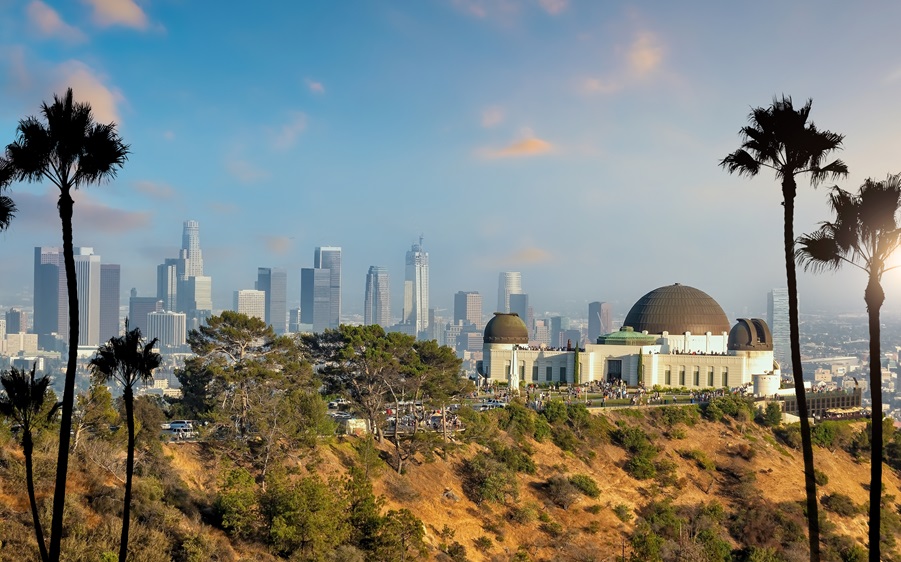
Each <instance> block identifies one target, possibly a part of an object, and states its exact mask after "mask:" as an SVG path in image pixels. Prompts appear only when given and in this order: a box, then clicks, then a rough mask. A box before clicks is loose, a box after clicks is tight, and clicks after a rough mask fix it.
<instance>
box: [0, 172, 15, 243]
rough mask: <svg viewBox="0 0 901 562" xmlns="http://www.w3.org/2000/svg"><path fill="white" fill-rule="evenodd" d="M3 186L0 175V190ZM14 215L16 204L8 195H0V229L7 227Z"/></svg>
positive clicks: (0, 173)
mask: <svg viewBox="0 0 901 562" xmlns="http://www.w3.org/2000/svg"><path fill="white" fill-rule="evenodd" d="M2 174H3V171H2V170H0V175H2ZM3 187H4V183H3V180H2V177H0V191H2V189H3ZM14 216H16V204H15V203H14V202H13V200H12V199H10V198H9V197H8V196H6V195H0V231H3V230H6V229H7V228H9V223H10V222H12V220H13V217H14Z"/></svg>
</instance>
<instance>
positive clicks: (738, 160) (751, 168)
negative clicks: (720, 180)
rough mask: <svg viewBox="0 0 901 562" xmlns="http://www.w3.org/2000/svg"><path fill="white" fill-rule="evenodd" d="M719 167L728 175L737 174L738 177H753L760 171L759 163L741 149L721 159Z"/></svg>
mask: <svg viewBox="0 0 901 562" xmlns="http://www.w3.org/2000/svg"><path fill="white" fill-rule="evenodd" d="M720 166H722V167H723V168H725V169H726V171H728V172H729V173H730V174H734V173H738V175H739V176H742V175H745V176H748V177H754V176H756V175H757V173H758V172H759V171H760V162H758V161H757V160H756V159H754V157H753V156H751V155H750V154H749V153H748V152H746V151H745V150H743V149H738V150H736V151H735V152H733V153H732V154H730V155H728V156H726V157H725V158H723V159H722V160H721V161H720Z"/></svg>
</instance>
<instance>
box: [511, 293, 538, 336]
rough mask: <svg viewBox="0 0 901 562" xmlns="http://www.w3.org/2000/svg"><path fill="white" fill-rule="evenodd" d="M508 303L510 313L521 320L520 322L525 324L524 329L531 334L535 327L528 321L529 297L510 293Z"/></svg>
mask: <svg viewBox="0 0 901 562" xmlns="http://www.w3.org/2000/svg"><path fill="white" fill-rule="evenodd" d="M509 302H510V312H515V313H516V314H518V315H519V317H520V318H522V321H523V322H525V323H526V328H528V329H529V333H530V334H531V333H532V331H533V330H534V329H535V327H534V326H533V325H532V323H531V322H530V320H529V295H527V294H526V293H511V294H510V301H509Z"/></svg>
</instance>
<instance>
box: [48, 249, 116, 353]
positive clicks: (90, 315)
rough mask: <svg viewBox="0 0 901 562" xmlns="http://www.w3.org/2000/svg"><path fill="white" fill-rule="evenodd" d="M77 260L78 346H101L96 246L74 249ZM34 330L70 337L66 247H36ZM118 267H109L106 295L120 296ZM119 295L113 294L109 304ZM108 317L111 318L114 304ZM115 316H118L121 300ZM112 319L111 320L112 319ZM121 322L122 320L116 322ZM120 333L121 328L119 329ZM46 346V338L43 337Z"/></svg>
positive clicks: (109, 305)
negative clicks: (64, 261) (64, 254)
mask: <svg viewBox="0 0 901 562" xmlns="http://www.w3.org/2000/svg"><path fill="white" fill-rule="evenodd" d="M73 254H74V261H75V279H76V294H77V297H78V345H80V346H97V345H99V344H100V342H101V339H100V333H101V332H100V315H101V284H102V283H103V281H102V280H101V277H102V273H101V265H100V256H98V255H95V254H94V249H93V248H87V247H84V248H73ZM34 259H35V262H34V322H35V325H34V332H35V333H36V334H38V336H49V335H50V334H57V336H58V337H59V338H62V339H63V340H66V339H67V338H68V337H69V298H68V288H67V285H66V269H65V266H64V264H63V249H62V248H55V247H37V248H35V249H34ZM116 268H118V266H114V267H111V268H107V273H106V282H105V283H103V284H104V285H105V286H108V287H109V288H108V291H107V292H105V293H104V294H108V295H112V294H113V293H115V294H116V295H118V292H119V287H118V279H117V278H118V275H117V273H118V271H117V270H116ZM116 298H117V296H110V298H109V299H108V300H107V302H108V303H110V302H112V301H113V300H114V299H116ZM107 306H108V308H106V310H107V314H106V317H107V318H111V316H112V315H113V313H112V312H111V307H112V305H111V304H108V305H107ZM115 306H116V312H115V317H116V318H118V316H119V311H118V301H116V305H115ZM108 321H109V320H108ZM116 322H117V324H118V320H117V321H116ZM116 332H117V333H118V328H117V329H116ZM39 340H40V341H41V342H42V343H41V345H42V346H43V345H44V344H45V343H47V341H48V340H47V339H46V338H44V337H41V338H39Z"/></svg>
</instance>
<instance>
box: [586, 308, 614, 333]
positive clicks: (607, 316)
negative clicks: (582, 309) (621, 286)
mask: <svg viewBox="0 0 901 562" xmlns="http://www.w3.org/2000/svg"><path fill="white" fill-rule="evenodd" d="M612 314H613V307H612V306H611V305H610V303H609V302H599V301H595V302H591V303H588V343H596V342H597V339H598V336H601V335H606V334H609V333H611V332H612V331H613V318H612Z"/></svg>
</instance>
